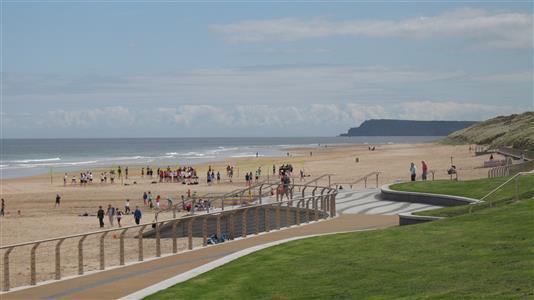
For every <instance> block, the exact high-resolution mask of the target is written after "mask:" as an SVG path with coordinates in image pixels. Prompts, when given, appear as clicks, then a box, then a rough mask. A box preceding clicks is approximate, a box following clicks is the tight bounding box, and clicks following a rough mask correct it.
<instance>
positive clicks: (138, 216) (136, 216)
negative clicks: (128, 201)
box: [133, 206, 141, 225]
mask: <svg viewBox="0 0 534 300" xmlns="http://www.w3.org/2000/svg"><path fill="white" fill-rule="evenodd" d="M133 215H134V220H135V224H137V225H139V223H140V222H141V210H140V209H139V206H136V207H135V211H134V213H133Z"/></svg>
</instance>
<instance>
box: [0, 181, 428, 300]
mask: <svg viewBox="0 0 534 300" xmlns="http://www.w3.org/2000/svg"><path fill="white" fill-rule="evenodd" d="M379 194H380V191H379V190H378V189H367V190H344V191H340V193H339V194H338V196H337V197H336V203H337V210H338V212H339V213H340V216H339V217H337V218H334V219H329V220H323V221H319V222H312V223H310V224H309V225H305V226H294V227H291V228H287V229H282V230H279V231H272V232H270V233H265V234H260V235H257V236H252V237H248V238H245V239H236V240H234V241H231V242H226V243H221V244H217V245H213V246H208V247H204V248H199V249H195V250H193V251H187V252H182V253H179V254H175V255H169V256H166V257H163V258H159V259H153V260H147V261H145V262H141V263H135V264H130V265H127V266H125V267H120V268H114V269H109V270H106V271H102V272H97V273H93V274H88V275H85V276H80V277H74V278H70V279H64V280H60V281H53V282H51V283H45V284H41V285H37V286H35V287H29V288H21V289H18V290H17V289H14V290H13V291H11V292H8V293H2V294H0V298H1V299H2V300H7V299H59V298H65V299H116V298H120V297H124V296H126V295H130V294H132V293H134V292H136V291H138V290H141V289H144V288H147V287H150V286H152V285H154V284H157V283H159V282H161V281H164V280H167V279H169V278H172V277H175V276H177V275H179V274H183V273H186V272H188V271H190V270H192V269H195V268H198V267H200V266H203V265H206V264H207V263H210V262H213V261H215V260H218V259H221V258H224V257H226V256H229V255H232V254H235V253H237V252H239V251H242V250H245V249H249V248H251V247H256V246H261V245H265V244H267V243H272V242H276V241H280V240H285V239H292V238H295V237H302V236H309V235H318V234H328V233H335V232H346V231H356V230H365V229H376V228H385V227H391V226H396V225H398V224H399V220H398V216H396V214H398V213H401V212H410V211H412V212H413V211H416V210H422V209H430V208H435V207H434V206H429V205H424V204H417V203H402V202H391V201H382V200H381V199H380V196H379Z"/></svg>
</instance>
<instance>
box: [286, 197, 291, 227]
mask: <svg viewBox="0 0 534 300" xmlns="http://www.w3.org/2000/svg"><path fill="white" fill-rule="evenodd" d="M286 227H287V228H289V227H291V206H289V202H287V206H286Z"/></svg>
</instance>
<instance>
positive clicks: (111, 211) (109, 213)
mask: <svg viewBox="0 0 534 300" xmlns="http://www.w3.org/2000/svg"><path fill="white" fill-rule="evenodd" d="M106 215H107V216H108V219H109V224H110V225H111V227H113V219H114V218H115V207H112V206H111V204H109V205H108V211H107V212H106Z"/></svg>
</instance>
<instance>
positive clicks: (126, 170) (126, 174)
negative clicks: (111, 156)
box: [124, 167, 128, 179]
mask: <svg viewBox="0 0 534 300" xmlns="http://www.w3.org/2000/svg"><path fill="white" fill-rule="evenodd" d="M124 176H125V178H126V179H128V167H126V169H124Z"/></svg>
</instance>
